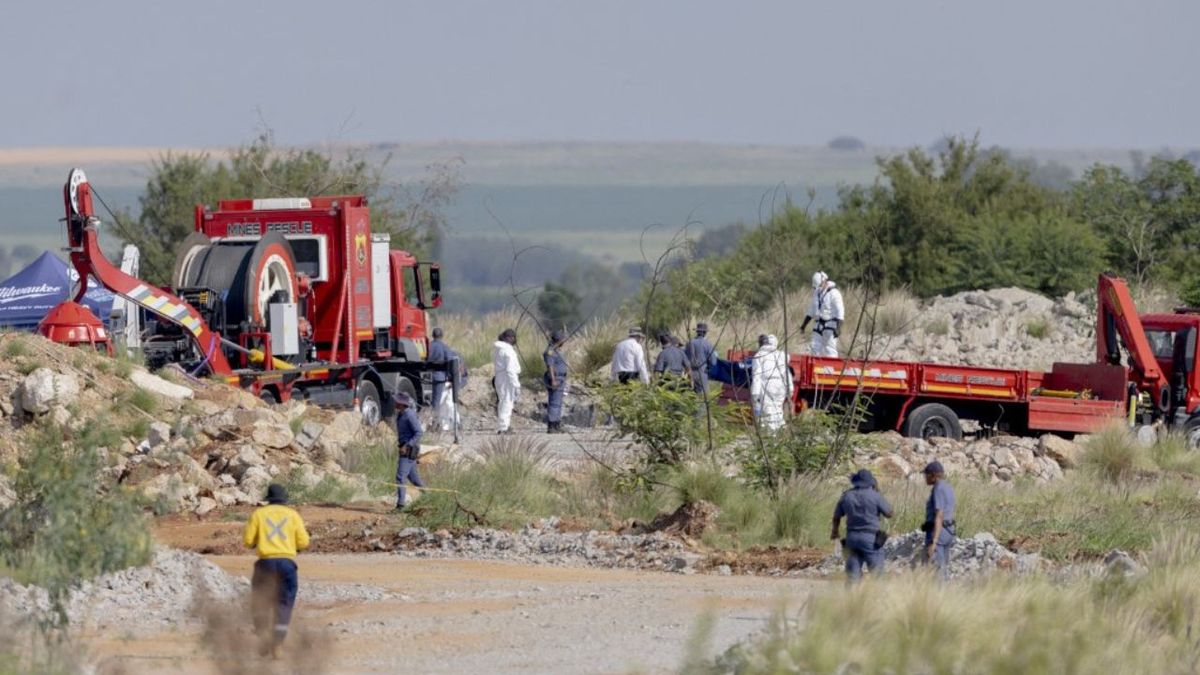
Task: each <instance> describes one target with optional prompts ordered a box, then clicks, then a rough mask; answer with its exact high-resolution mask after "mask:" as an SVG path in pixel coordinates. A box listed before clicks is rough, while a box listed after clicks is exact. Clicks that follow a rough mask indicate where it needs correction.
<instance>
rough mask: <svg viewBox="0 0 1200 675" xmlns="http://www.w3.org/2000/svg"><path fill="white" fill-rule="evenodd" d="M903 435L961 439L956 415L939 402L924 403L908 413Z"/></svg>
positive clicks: (960, 429)
mask: <svg viewBox="0 0 1200 675" xmlns="http://www.w3.org/2000/svg"><path fill="white" fill-rule="evenodd" d="M904 435H905V436H908V437H909V438H952V439H954V440H956V441H959V440H962V425H961V424H959V423H958V415H956V414H954V411H953V410H951V409H950V408H948V407H946V406H944V405H942V404H941V403H926V404H924V405H920V406H917V407H916V408H915V409H914V410H913V411H912V412H910V413H908V419H907V420H905V422H904Z"/></svg>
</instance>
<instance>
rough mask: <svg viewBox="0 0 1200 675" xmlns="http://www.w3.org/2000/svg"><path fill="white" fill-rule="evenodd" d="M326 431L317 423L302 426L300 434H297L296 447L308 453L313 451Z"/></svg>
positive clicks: (307, 423)
mask: <svg viewBox="0 0 1200 675" xmlns="http://www.w3.org/2000/svg"><path fill="white" fill-rule="evenodd" d="M324 431H325V427H324V426H322V425H320V424H317V423H316V422H305V423H304V424H302V425H300V433H298V434H296V439H295V440H296V447H298V448H300V449H301V450H304V451H306V452H307V451H309V450H312V447H313V446H314V445H316V443H317V440H318V439H319V438H321V434H322V433H323V432H324Z"/></svg>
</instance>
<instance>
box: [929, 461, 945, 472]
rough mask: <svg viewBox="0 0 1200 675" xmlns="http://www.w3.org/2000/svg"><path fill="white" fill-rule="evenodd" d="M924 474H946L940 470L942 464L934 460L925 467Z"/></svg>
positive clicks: (943, 470)
mask: <svg viewBox="0 0 1200 675" xmlns="http://www.w3.org/2000/svg"><path fill="white" fill-rule="evenodd" d="M925 473H926V474H930V473H946V470H945V469H943V468H942V463H941V462H939V461H937V460H936V459H935V460H933V461H932V462H930V463H928V464H926V465H925Z"/></svg>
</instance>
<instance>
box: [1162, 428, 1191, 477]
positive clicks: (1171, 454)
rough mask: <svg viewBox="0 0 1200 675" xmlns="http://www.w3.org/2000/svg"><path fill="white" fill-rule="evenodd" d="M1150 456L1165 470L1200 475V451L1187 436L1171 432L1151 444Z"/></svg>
mask: <svg viewBox="0 0 1200 675" xmlns="http://www.w3.org/2000/svg"><path fill="white" fill-rule="evenodd" d="M1150 457H1151V458H1152V459H1153V460H1154V464H1155V465H1157V466H1158V468H1160V469H1162V470H1163V471H1178V472H1180V473H1186V474H1191V475H1193V476H1200V452H1198V451H1197V450H1196V449H1195V448H1192V447H1190V446H1189V445H1188V440H1187V437H1186V436H1183V435H1182V434H1169V435H1167V436H1164V437H1162V438H1159V439H1158V440H1156V441H1155V443H1154V444H1153V445H1151V446H1150Z"/></svg>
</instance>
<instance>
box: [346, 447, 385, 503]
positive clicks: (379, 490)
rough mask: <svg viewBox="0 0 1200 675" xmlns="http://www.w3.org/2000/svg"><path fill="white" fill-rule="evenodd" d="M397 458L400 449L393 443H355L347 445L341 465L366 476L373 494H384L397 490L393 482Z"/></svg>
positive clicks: (351, 471) (368, 486)
mask: <svg viewBox="0 0 1200 675" xmlns="http://www.w3.org/2000/svg"><path fill="white" fill-rule="evenodd" d="M397 459H398V451H397V449H396V446H395V445H392V444H391V443H386V442H375V443H354V444H351V445H349V446H347V447H346V450H345V452H344V453H343V455H342V462H341V465H342V468H343V469H345V470H346V471H349V472H350V473H357V474H360V475H362V476H364V477H366V479H367V489H368V490H369V491H370V493H371V494H373V495H376V496H384V495H388V494H395V492H396V488H395V486H394V485H393V483H395V482H396V463H397Z"/></svg>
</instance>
